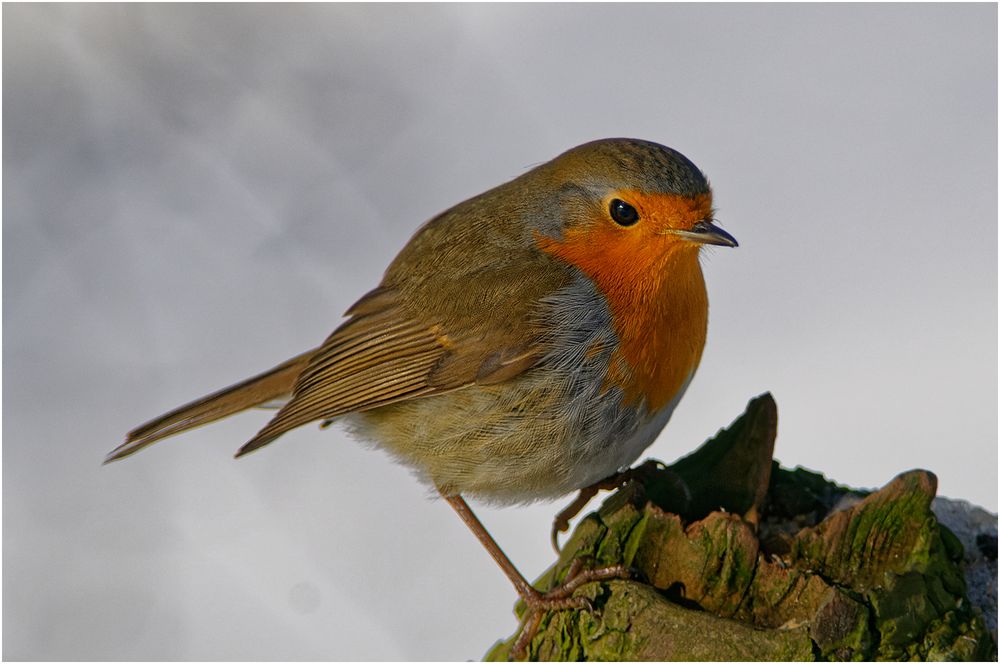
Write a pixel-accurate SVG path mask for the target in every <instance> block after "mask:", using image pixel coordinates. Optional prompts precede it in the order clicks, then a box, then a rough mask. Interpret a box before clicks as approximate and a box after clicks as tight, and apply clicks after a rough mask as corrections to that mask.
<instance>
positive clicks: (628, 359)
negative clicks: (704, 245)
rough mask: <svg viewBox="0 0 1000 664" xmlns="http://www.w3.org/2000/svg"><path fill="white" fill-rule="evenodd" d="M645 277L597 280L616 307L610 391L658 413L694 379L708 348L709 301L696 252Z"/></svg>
mask: <svg viewBox="0 0 1000 664" xmlns="http://www.w3.org/2000/svg"><path fill="white" fill-rule="evenodd" d="M658 263H659V261H658V262H657V263H654V264H647V265H648V269H646V270H638V269H637V270H635V271H636V272H644V273H640V274H631V275H629V282H624V281H622V280H618V279H607V280H603V281H605V283H601V281H602V280H597V281H598V287H599V288H600V289H601V290H602V292H603V293H604V295H605V297H606V298H607V300H608V305H609V306H610V308H611V311H612V314H613V319H614V327H615V333H616V334H617V336H618V342H619V344H618V348H617V350H616V351H615V353H614V355H613V356H612V360H611V370H610V371H609V374H608V381H607V382H608V387H612V386H616V387H620V388H621V389H622V390H623V392H624V394H625V400H626V402H627V403H629V404H632V405H637V406H638V405H640V404H642V403H645V405H646V408H647V412H650V413H653V412H658V411H660V410H661V409H662V408H664V407H665V406H667V405H668V404H669V403H670V402H672V401H673V400H674V397H675V396H676V395H677V394H678V393H679V392H680V391H681V390H682V389H683V388H684V386H685V385H686V384H687V382H688V381H689V380H690V379H691V376H692V375H693V374H694V371H695V369H697V368H698V363H699V361H700V360H701V353H702V350H703V349H704V347H705V337H706V333H707V327H708V297H707V294H706V292H705V280H704V277H703V276H702V272H701V266H700V265H699V264H698V252H697V251H683V250H682V251H677V252H672V254H668V255H667V256H665V257H664V258H663V261H662V264H658Z"/></svg>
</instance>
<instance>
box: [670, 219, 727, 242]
mask: <svg viewBox="0 0 1000 664" xmlns="http://www.w3.org/2000/svg"><path fill="white" fill-rule="evenodd" d="M674 233H675V234H676V235H680V236H681V237H682V238H684V239H685V240H688V241H689V242H697V243H698V244H717V245H719V246H720V247H738V246H740V243H739V242H737V241H736V238H734V237H733V236H732V235H730V234H729V233H727V232H726V231H724V230H722V229H721V228H719V227H718V226H716V225H715V224H713V223H712V222H710V221H708V220H704V221H699V222H698V223H696V224H695V225H694V226H692V227H691V230H689V231H674Z"/></svg>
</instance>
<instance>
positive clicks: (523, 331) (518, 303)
mask: <svg viewBox="0 0 1000 664" xmlns="http://www.w3.org/2000/svg"><path fill="white" fill-rule="evenodd" d="M510 186H512V185H511V183H508V184H507V185H502V186H501V187H498V188H497V189H494V190H491V191H489V192H486V193H485V194H482V195H480V196H477V197H476V198H473V199H470V200H468V201H466V202H464V203H461V204H459V205H457V206H455V207H454V208H452V209H450V210H448V211H446V212H444V213H443V214H441V215H439V216H438V217H435V218H434V219H432V220H431V221H429V222H428V223H427V224H425V225H424V226H423V227H422V228H420V229H419V230H418V231H417V232H416V234H415V235H414V236H413V238H411V240H410V241H409V242H408V243H407V245H406V246H405V247H404V248H403V250H402V251H401V252H400V253H399V255H398V256H397V257H396V259H395V260H394V261H393V262H392V264H391V265H390V266H389V268H388V269H387V270H386V273H385V276H384V278H383V280H382V283H381V285H380V286H379V287H378V288H377V289H375V290H374V291H372V292H371V293H369V294H368V295H366V296H365V297H363V298H362V299H361V300H359V301H358V302H357V303H356V304H355V305H354V306H353V307H351V309H350V310H349V311H348V312H347V314H348V315H349V316H350V319H349V320H348V321H346V322H345V323H344V324H343V325H341V326H340V327H339V328H338V329H337V330H336V331H335V332H334V333H333V334H331V335H330V337H329V338H328V339H327V340H326V341H325V342H324V343H323V345H322V346H320V348H319V349H318V350H317V351H316V353H315V354H314V355H313V356H312V358H311V359H310V361H309V364H308V365H307V366H306V368H305V369H304V370H303V371H302V373H301V374H300V375H299V377H298V379H297V381H296V383H295V387H294V389H293V391H292V399H291V400H290V401H289V402H288V403H287V404H286V405H285V406H284V407H283V408H282V409H281V410H280V411H278V413H277V415H275V417H274V419H272V420H271V422H269V423H268V424H267V426H265V427H264V428H263V429H262V430H261V431H260V432H259V433H258V434H257V435H256V436H255V437H254V438H253V439H251V440H250V441H249V442H248V443H247V444H246V445H244V446H243V447H242V448H240V450H239V452H238V453H237V456H240V455H242V454H246V453H247V452H251V451H253V450H255V449H257V448H260V447H262V446H264V445H266V444H268V443H270V442H271V441H273V440H274V439H275V438H277V437H278V436H280V435H281V434H283V433H285V432H286V431H289V430H290V429H293V428H295V427H298V426H301V425H303V424H307V423H309V422H313V421H315V420H328V419H331V418H334V417H337V416H339V415H343V414H345V413H350V412H356V411H364V410H370V409H372V408H379V407H381V406H386V405H388V404H392V403H397V402H400V401H405V400H407V399H416V398H421V397H427V396H430V395H434V394H440V393H443V392H448V391H451V390H456V389H461V388H463V387H467V386H469V385H473V384H490V383H497V382H501V381H504V380H509V379H511V378H513V377H515V376H517V375H519V374H520V373H521V372H523V371H525V370H527V369H529V368H531V367H532V366H534V365H535V364H537V363H538V361H539V360H540V359H541V358H542V357H543V356H544V354H545V343H546V342H545V335H544V334H542V330H541V329H540V328H539V325H538V314H539V311H540V308H541V306H542V302H543V301H544V300H545V298H546V297H548V296H549V295H551V294H552V293H553V292H555V291H556V290H558V289H560V288H562V287H563V286H565V285H566V284H568V283H569V282H570V281H571V280H572V279H573V277H574V271H573V269H572V268H571V267H569V266H568V265H566V264H565V263H562V262H559V261H557V260H556V259H554V258H552V257H551V256H549V255H548V254H546V253H544V252H542V251H540V250H539V249H538V248H537V246H536V245H535V242H534V236H533V235H532V234H531V232H530V231H529V229H530V228H533V227H534V224H530V223H528V222H527V221H526V220H525V215H526V214H533V213H534V212H535V211H536V210H537V209H545V207H544V206H542V205H541V204H539V205H537V206H534V205H526V204H525V202H524V200H523V197H522V196H511V195H510V194H509V192H507V189H508V188H509V187H510ZM518 191H520V190H518Z"/></svg>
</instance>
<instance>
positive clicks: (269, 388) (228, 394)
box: [104, 349, 316, 463]
mask: <svg viewBox="0 0 1000 664" xmlns="http://www.w3.org/2000/svg"><path fill="white" fill-rule="evenodd" d="M315 352H316V350H315V349H313V350H310V351H308V352H305V353H303V354H301V355H297V356H295V357H293V358H292V359H290V360H288V361H286V362H283V363H281V364H279V365H278V366H276V367H274V368H273V369H271V370H269V371H265V372H264V373H262V374H259V375H257V376H254V377H253V378H248V379H246V380H244V381H242V382H239V383H237V384H235V385H231V386H229V387H226V388H224V389H221V390H219V391H218V392H213V393H212V394H209V395H208V396H206V397H202V398H201V399H198V400H196V401H192V402H191V403H188V404H184V405H183V406H180V407H179V408H175V409H174V410H172V411H170V412H169V413H166V414H164V415H160V416H159V417H157V418H155V419H153V420H150V421H149V422H146V423H145V424H143V425H142V426H140V427H137V428H135V429H133V430H132V431H129V433H128V435H127V436H126V437H125V442H124V443H122V444H121V445H119V446H118V447H116V448H115V449H113V450H112V451H111V452H110V453H109V454H108V456H107V457H106V458H105V459H104V463H108V462H109V461H115V460H117V459H122V458H124V457H127V456H129V455H130V454H134V453H135V452H138V451H139V450H141V449H142V448H144V447H146V446H147V445H151V444H152V443H155V442H156V441H158V440H160V439H161V438H166V437H167V436H172V435H174V434H175V433H180V432H181V431H187V430H188V429H193V428H194V427H197V426H201V425H202V424H208V423H209V422H214V421H215V420H220V419H222V418H223V417H227V416H229V415H233V414H235V413H238V412H240V411H242V410H246V409H247V408H253V407H254V406H262V405H264V404H266V403H268V402H270V401H274V400H276V399H281V398H287V397H290V396H291V394H292V387H293V386H294V385H295V379H296V378H298V376H299V374H300V373H302V370H303V369H304V368H305V367H306V365H307V364H308V363H309V359H310V358H311V357H312V356H313V354H314V353H315Z"/></svg>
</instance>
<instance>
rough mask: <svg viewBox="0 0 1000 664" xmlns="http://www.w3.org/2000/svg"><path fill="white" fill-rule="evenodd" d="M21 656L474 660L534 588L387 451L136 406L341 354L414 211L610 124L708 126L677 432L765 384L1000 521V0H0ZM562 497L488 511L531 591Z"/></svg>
mask: <svg viewBox="0 0 1000 664" xmlns="http://www.w3.org/2000/svg"><path fill="white" fill-rule="evenodd" d="M3 19H4V20H3V77H4V78H3V80H4V86H3V103H4V111H5V115H4V122H3V139H4V148H3V161H4V163H3V176H4V185H5V187H4V192H3V216H4V219H3V221H4V223H3V240H4V242H3V259H4V260H3V277H4V279H3V323H4V325H3V332H4V344H3V360H4V362H3V378H4V386H5V387H6V390H5V392H4V394H3V413H4V420H3V434H4V445H3V563H4V564H3V591H4V592H3V609H4V610H3V636H4V641H3V656H4V658H5V659H43V660H58V659H83V660H87V659H102V660H103V659H112V660H114V659H127V660H150V659H152V660H164V659H165V660H170V659H195V660H211V659H249V660H261V659H264V660H266V659H281V660H296V659H321V660H322V659H449V660H450V659H457V660H461V659H470V658H471V659H476V658H480V657H481V656H482V655H483V654H484V653H485V652H486V650H487V649H488V648H489V647H490V646H491V644H493V643H494V641H495V640H497V639H499V638H501V637H505V636H507V635H509V634H510V633H511V632H512V631H513V630H514V628H515V619H514V617H513V614H512V606H513V603H514V600H515V594H514V591H513V589H512V588H511V586H510V585H509V583H508V582H507V580H506V579H505V578H504V577H503V575H502V574H501V573H500V571H499V569H497V568H496V566H495V565H494V563H493V562H492V561H491V560H490V558H489V557H488V556H487V554H486V553H485V552H484V551H483V550H482V549H481V547H480V545H479V544H478V543H477V542H476V540H475V539H474V538H473V536H472V535H471V534H470V533H469V532H468V531H467V530H466V528H465V526H464V525H462V523H461V522H460V521H459V520H458V519H457V518H456V517H455V515H454V514H453V513H452V511H451V509H450V508H449V507H448V506H447V505H445V504H444V503H442V502H440V501H436V500H429V499H427V498H428V496H429V491H428V489H427V488H426V487H424V486H421V485H420V484H418V483H417V482H416V481H415V480H414V479H413V478H412V476H411V475H410V473H409V472H408V471H407V470H406V469H405V468H402V467H400V466H398V465H396V464H394V463H393V462H392V461H391V460H390V459H389V458H388V457H387V456H386V455H385V454H383V453H381V452H378V451H374V450H371V449H368V448H366V447H364V446H362V445H359V444H357V443H356V442H355V441H353V440H351V439H349V438H348V437H347V436H346V435H345V434H344V432H343V431H342V430H340V429H338V428H337V427H334V428H332V429H329V430H326V431H318V430H317V428H316V427H314V426H308V427H304V428H302V429H300V430H297V431H296V432H294V433H292V434H289V435H286V436H285V437H284V438H282V440H281V441H280V443H278V444H276V445H273V446H271V447H269V448H268V449H266V450H264V451H262V452H260V453H258V454H255V455H252V456H250V457H248V458H246V459H242V460H240V461H239V462H234V461H233V460H232V459H231V455H232V453H233V452H234V451H235V450H236V449H237V448H238V447H239V446H240V445H241V444H242V443H243V442H244V441H245V440H246V439H247V438H249V437H250V436H251V435H252V434H253V433H254V432H256V431H257V429H258V428H259V427H260V426H262V425H263V424H264V422H265V421H266V419H267V418H268V413H266V412H255V413H249V414H244V415H241V416H239V417H236V418H233V419H231V420H228V421H225V422H222V423H219V424H217V425H214V426H212V427H209V428H205V429H201V430H198V431H194V432H191V433H188V434H186V435H184V436H183V437H180V438H177V439H174V440H169V441H166V442H163V443H161V444H158V445H156V446H154V447H153V448H151V449H150V450H148V451H146V452H144V453H142V454H140V455H138V456H136V457H133V458H130V459H128V460H126V461H124V462H121V463H117V464H113V465H111V466H107V467H102V466H101V465H100V464H101V461H102V459H103V457H104V455H105V453H106V452H108V451H109V450H110V449H111V448H113V447H114V446H116V445H117V444H118V443H119V442H121V440H122V437H123V434H124V433H125V432H126V431H127V430H128V429H130V428H131V427H133V426H135V425H137V424H139V423H141V422H143V421H145V420H146V419H148V418H150V417H153V416H155V415H158V414H160V413H161V412H163V411H165V410H167V409H169V408H172V407H173V406H176V405H178V404H180V403H182V402H185V401H188V400H190V399H192V398H195V397H198V396H201V395H203V394H205V393H207V392H209V391H212V390H214V389H216V388H219V387H222V386H225V385H228V384H230V383H232V382H235V381H236V380H239V379H242V378H244V377H246V376H248V375H250V374H253V373H256V372H258V371H260V370H263V369H266V368H269V367H270V366H272V365H273V364H275V363H277V362H279V361H281V360H284V359H286V358H287V357H290V356H292V355H294V354H296V353H298V352H300V351H302V350H304V349H306V348H310V347H312V346H315V345H316V344H317V343H319V342H320V341H321V340H322V339H323V338H324V337H325V336H326V335H327V334H328V333H329V332H330V331H331V330H332V329H333V328H334V327H335V326H336V325H337V324H338V321H339V320H340V315H341V313H342V312H343V311H344V310H345V309H346V308H347V307H348V306H350V305H351V304H352V303H353V302H354V300H355V299H356V298H357V297H358V296H360V295H361V294H363V293H365V292H366V291H367V290H368V289H369V288H371V287H372V286H374V285H375V284H376V283H377V282H378V281H379V278H380V276H381V273H382V270H383V269H384V267H385V266H386V265H387V264H388V262H389V261H390V260H391V259H392V257H393V256H394V255H395V253H396V252H397V251H398V250H399V249H400V248H401V247H402V246H403V244H404V243H405V242H406V241H407V239H408V238H409V237H410V235H411V233H412V232H413V231H414V230H415V229H416V228H417V227H418V226H419V225H420V224H421V223H422V222H423V221H424V220H426V219H428V218H429V217H431V216H432V215H434V214H436V213H437V212H439V211H441V210H443V209H445V208H447V207H449V206H450V205H452V204H454V203H456V202H458V201H460V200H462V199H464V198H467V197H469V196H471V195H474V194H477V193H479V192H481V191H483V190H485V189H487V188H489V187H491V186H493V185H495V184H498V183H500V182H502V181H504V180H507V179H510V178H512V177H515V176H517V175H518V174H520V173H522V172H523V171H524V170H525V169H527V168H529V167H531V166H532V165H534V164H537V163H539V162H542V161H545V160H548V159H550V158H552V157H553V156H555V155H556V154H558V153H560V152H562V151H563V150H565V149H567V148H569V147H572V146H574V145H576V144H579V143H582V142H585V141H588V140H592V139H595V138H601V137H608V136H633V137H640V138H645V139H650V140H654V141H658V142H661V143H665V144H667V145H670V146H672V147H674V148H677V149H679V150H680V151H682V152H683V153H684V154H686V155H687V156H688V157H690V158H691V159H692V160H693V161H694V162H695V163H697V164H698V165H699V166H700V167H701V168H702V169H703V170H704V171H705V172H706V173H707V174H708V176H709V177H710V178H711V180H712V184H713V186H714V188H715V192H716V205H717V207H718V210H719V212H718V217H719V219H720V220H721V221H722V223H723V224H724V226H725V228H726V229H727V230H729V231H730V232H731V233H733V234H734V235H735V236H736V237H737V238H738V239H739V240H740V243H741V246H740V248H739V249H736V250H717V251H712V252H711V253H709V255H708V256H707V260H706V269H705V272H706V279H707V282H708V289H709V294H710V299H711V304H712V309H711V320H710V326H709V341H708V346H707V348H706V351H705V355H704V359H703V361H702V365H701V369H700V372H699V374H698V376H697V377H696V379H695V380H694V382H693V384H692V385H691V387H690V389H689V390H688V393H687V396H686V397H685V399H684V401H683V402H682V403H681V405H680V407H679V408H678V410H677V412H676V414H675V415H674V419H673V421H672V422H671V424H670V426H668V427H667V430H666V431H665V432H664V434H663V435H662V436H661V437H660V438H659V440H658V441H657V442H656V443H655V444H654V445H653V446H652V447H651V448H650V450H649V455H651V456H654V457H658V458H660V459H663V460H665V461H668V462H669V461H671V460H674V459H676V458H677V457H679V456H682V455H684V454H686V453H688V452H690V451H691V450H692V449H694V448H695V447H696V446H698V445H699V444H700V443H701V442H702V441H703V440H704V439H706V438H707V437H709V436H711V435H712V434H714V433H715V431H716V430H717V429H718V428H720V427H722V426H724V425H727V424H728V423H729V422H730V421H731V420H732V419H733V418H735V417H736V416H737V415H738V414H739V413H740V412H741V411H742V409H743V407H744V405H745V404H746V402H747V400H748V399H750V398H751V397H753V396H755V395H757V394H759V393H761V392H764V391H767V390H770V391H771V392H772V393H773V394H774V396H775V398H776V400H777V402H778V407H779V412H780V425H779V435H778V441H777V450H776V455H777V457H778V458H779V459H780V460H781V462H782V463H783V464H785V465H787V466H795V465H803V466H806V467H808V468H812V469H818V470H821V471H823V472H825V473H827V474H828V475H829V476H830V477H832V478H833V479H835V480H837V481H839V482H841V483H844V484H848V485H851V486H856V487H877V486H880V485H882V484H884V483H886V482H888V481H889V480H890V479H891V478H892V477H893V476H894V475H896V474H897V473H899V472H901V471H904V470H907V469H910V468H915V467H921V468H927V469H930V470H933V471H934V472H935V473H937V475H938V478H939V480H940V485H939V492H940V494H941V495H946V496H950V497H954V498H963V499H967V500H969V501H971V502H973V503H976V504H979V505H981V506H983V507H985V508H987V509H989V510H992V511H996V509H997V32H996V28H997V7H996V5H994V4H976V5H969V4H964V5H958V4H949V5H937V4H920V5H903V4H893V5H863V6H858V5H848V4H837V5H789V4H781V5H749V4H740V5H738V6H734V5H725V4H710V5H697V6H695V5H652V4H643V5H616V6H607V5H585V6H582V5H565V4H560V5H531V4H529V5H521V4H518V5H509V6H501V5H488V4H487V5H462V4H448V5H413V4H408V5H389V4H380V5H353V4H352V5H312V4H310V5H282V6H276V5H267V4H264V5H252V6H251V5H183V4H177V5H157V4H144V5H116V4H100V5H90V4H74V5H57V4H49V5H23V4H5V5H4V7H3ZM568 500H569V498H568V497H567V500H566V501H564V502H561V503H555V504H537V505H532V506H530V507H523V508H507V509H489V508H485V507H481V508H480V509H479V513H480V515H481V517H482V518H483V520H484V522H485V523H486V525H487V526H488V527H489V528H490V530H491V531H492V532H493V534H494V536H495V537H496V538H497V540H499V542H500V543H501V544H502V545H503V546H504V548H505V549H506V551H507V553H508V554H509V555H510V556H511V558H512V559H513V560H514V561H515V562H516V563H517V564H518V565H519V566H520V568H521V569H522V570H523V571H524V573H525V574H526V575H527V576H529V577H535V576H536V575H538V574H539V573H540V572H541V571H542V570H543V569H544V568H545V567H546V566H547V565H548V564H549V562H551V560H552V558H553V555H552V552H551V550H550V549H549V542H548V532H549V525H550V523H551V519H552V517H553V515H554V514H555V513H556V512H557V511H558V509H560V508H561V507H562V506H563V505H564V504H565V502H568Z"/></svg>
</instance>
